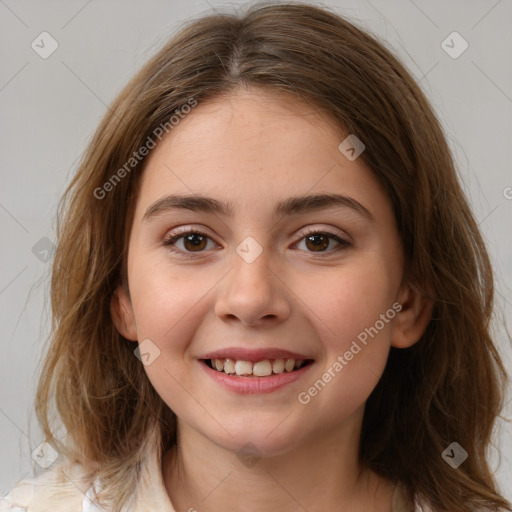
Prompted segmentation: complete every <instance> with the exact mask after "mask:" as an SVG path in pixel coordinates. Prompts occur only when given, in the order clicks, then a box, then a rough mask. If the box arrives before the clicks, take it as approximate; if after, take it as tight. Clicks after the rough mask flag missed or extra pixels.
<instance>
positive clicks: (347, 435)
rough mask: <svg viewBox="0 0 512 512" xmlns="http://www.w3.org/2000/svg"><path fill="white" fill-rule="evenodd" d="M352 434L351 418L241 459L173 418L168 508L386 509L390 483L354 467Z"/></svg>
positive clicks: (356, 427) (212, 511)
mask: <svg viewBox="0 0 512 512" xmlns="http://www.w3.org/2000/svg"><path fill="white" fill-rule="evenodd" d="M360 419H361V418H360ZM359 432H360V422H355V423H354V422H353V423H352V424H349V425H347V426H345V427H344V428H342V429H338V430H336V431H330V432H323V433H322V435H317V436H316V438H315V439H311V440H308V439H301V441H300V443H299V444H297V446H296V447H295V448H293V449H292V450H289V451H287V452H286V453H282V454H280V455H274V456H268V457H261V458H255V459H253V460H249V461H247V460H242V459H241V458H239V457H238V456H237V454H236V453H233V452H232V451H229V450H226V449H224V448H222V447H220V446H219V445H218V444H215V443H213V442H211V441H210V440H209V439H208V438H206V437H205V436H203V435H202V434H200V433H199V432H197V431H195V430H193V429H192V428H190V427H188V426H185V425H181V424H180V423H178V441H177V444H176V445H175V446H174V447H173V448H172V449H170V450H169V451H168V452H167V453H166V454H165V455H164V458H163V461H162V470H163V478H164V482H165V486H166V490H167V493H168V494H169V497H170V499H171V501H172V503H173V505H174V508H175V509H176V511H181V510H187V511H189V510H190V511H197V512H218V511H219V510H225V509H226V506H227V504H229V510H232V511H236V512H238V511H240V512H241V511H246V510H250V511H251V512H267V511H268V510H280V511H281V512H298V511H303V510H307V511H308V512H317V511H318V512H320V511H322V512H323V511H325V510H350V511H351V512H359V511H361V512H362V511H365V512H374V511H375V512H377V511H378V512H390V511H391V500H392V493H393V485H392V484H391V483H390V482H388V481H386V480H384V479H382V478H381V477H379V476H377V475H376V474H375V473H373V472H372V471H369V470H365V469H363V468H362V467H361V466H360V465H359V462H358V448H359V442H358V441H359Z"/></svg>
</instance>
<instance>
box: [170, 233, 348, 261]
mask: <svg viewBox="0 0 512 512" xmlns="http://www.w3.org/2000/svg"><path fill="white" fill-rule="evenodd" d="M187 235H200V236H203V237H206V238H210V237H209V236H208V235H206V234H205V233H202V232H201V231H198V230H196V229H188V230H186V231H182V232H179V233H170V234H169V235H168V236H167V237H166V238H165V239H164V241H163V245H165V246H167V247H168V248H169V250H171V251H172V252H175V253H179V254H180V255H182V256H184V257H186V258H195V257H196V254H200V253H201V252H204V250H203V251H198V252H197V253H194V252H191V251H183V250H182V249H177V248H176V247H173V245H172V244H174V243H175V242H177V241H178V240H179V239H180V238H184V237H185V236H187ZM311 235H326V236H327V238H330V239H333V240H335V241H336V242H338V243H339V246H338V247H336V248H335V249H332V250H330V251H325V252H319V253H318V255H319V256H320V257H323V256H324V255H326V254H327V255H328V254H330V253H332V252H338V251H339V250H342V249H345V248H347V247H349V246H351V245H352V244H351V243H350V242H348V241H347V240H345V239H344V238H341V236H340V235H342V233H341V232H340V233H339V234H335V233H331V232H329V231H321V230H315V229H311V230H303V231H300V232H299V236H300V238H299V240H298V242H297V243H299V242H300V241H302V240H303V239H304V238H306V237H308V236H311ZM210 239H211V238H210ZM307 252H311V253H313V254H314V251H307Z"/></svg>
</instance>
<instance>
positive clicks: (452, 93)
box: [0, 0, 512, 499]
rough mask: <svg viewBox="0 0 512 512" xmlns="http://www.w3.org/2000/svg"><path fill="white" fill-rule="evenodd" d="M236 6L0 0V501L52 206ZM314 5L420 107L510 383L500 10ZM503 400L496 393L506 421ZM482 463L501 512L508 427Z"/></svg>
mask: <svg viewBox="0 0 512 512" xmlns="http://www.w3.org/2000/svg"><path fill="white" fill-rule="evenodd" d="M241 4H242V3H241V2H230V3H228V2H222V1H215V0H208V1H206V0H195V1H186V0H179V1H158V0H152V1H146V2H142V1H134V0H132V1H126V0H125V1H120V0H117V1H114V0H109V1H101V0H89V1H86V0H81V1H75V0H73V1H60V2H57V1H45V2H36V1H35V0H34V1H26V0H25V1H16V2H15V1H14V0H0V39H1V45H0V52H1V59H2V66H1V69H0V108H1V112H2V116H1V121H0V123H1V135H2V151H1V152H0V173H1V182H0V183H1V187H0V226H1V230H2V251H1V254H0V269H1V270H0V325H1V326H2V328H3V331H2V341H1V343H2V353H1V354H2V355H1V358H0V454H1V455H0V460H1V462H2V463H1V464H0V494H4V492H6V491H7V490H8V489H10V487H12V486H13V485H14V484H15V483H16V482H17V481H18V480H20V479H21V478H24V477H27V476H32V475H33V474H34V472H35V474H39V473H40V472H41V468H39V467H38V466H37V465H36V464H35V463H34V461H33V460H32V458H31V453H32V451H33V450H34V449H36V447H37V446H38V445H39V444H40V442H41V434H40V432H39V430H38V428H37V424H36V422H35V415H34V414H33V411H32V407H33V403H32V402H33V398H34V391H35V385H36V380H37V376H38V374H39V371H40V365H39V362H38V361H39V357H40V354H41V351H42V349H43V347H44V340H45V337H46V335H47V333H48V327H49V322H48V314H47V305H48V298H47V297H48V295H47V293H48V282H49V281H48V277H49V275H48V271H49V262H48V261H45V260H47V259H49V257H51V253H48V252H45V251H48V249H50V248H51V242H52V241H53V240H54V238H55V236H54V231H53V228H54V223H53V219H54V215H55V211H56V204H57V200H58V198H59V197H60V195H61V193H62V192H63V190H64V188H65V185H66V184H67V183H68V181H69V178H70V176H71V175H72V173H73V172H74V170H75V169H76V165H77V161H78V158H79V156H80V154H81V152H82V151H83V149H84V147H85V145H86V143H87V141H88V140H89V138H90V137H91V135H92V133H93V131H94V129H95V127H96V126H97V124H98V122H99V121H100V119H101V117H102V116H103V114H104V112H105V110H106V105H108V104H109V103H110V101H112V100H113V98H114V97H115V96H116V94H117V93H118V92H119V90H120V89H121V87H122V86H123V85H124V84H125V83H126V81H127V80H128V79H129V78H130V77H131V76H132V75H133V74H134V72H135V71H136V70H137V69H138V68H139V67H140V66H141V65H142V64H143V63H144V62H145V61H146V60H147V58H148V57H150V56H151V55H152V54H153V53H154V52H156V51H157V49H158V48H159V47H160V46H161V45H162V44H163V42H164V41H165V40H166V39H167V38H168V36H169V35H170V34H171V33H173V32H175V31H176V30H177V29H178V27H179V26H180V24H181V23H182V22H183V21H185V20H187V19H188V18H190V17H191V16H197V15H199V14H204V13H206V12H210V11H211V10H212V8H225V7H229V6H235V5H241ZM324 5H327V6H333V7H335V8H336V10H337V11H338V12H339V13H340V14H344V15H346V16H348V17H350V18H351V19H352V20H353V21H355V22H356V23H358V24H359V25H361V26H363V27H364V28H366V29H368V30H370V31H371V32H372V33H373V34H374V35H376V36H378V37H379V38H380V39H381V40H383V41H384V42H385V44H386V45H387V46H388V47H390V48H391V49H392V50H394V52H395V53H396V54H398V56H399V57H400V58H401V59H402V61H403V62H404V63H405V64H406V66H407V67H408V68H409V70H410V71H411V72H412V73H413V75H414V76H415V77H416V79H417V80H418V81H419V82H420V85H421V87H422V88H423V90H424V91H425V93H426V94H427V96H428V97H429V99H430V100H431V101H432V103H433V105H434V107H435V109H436V111H437V113H438V116H439V117H440V119H441V121H442V123H443V126H444V128H445V131H446V135H447V137H448V139H449V142H450V145H451V147H452V149H453V152H454V154H455V157H456V161H457V164H458V168H459V171H460V175H461V179H462V181H463V183H464V187H465V189H466V191H467V194H468V196H469V198H470V200H471V203H472V206H473V209H474V212H475V214H476V217H477V218H478V220H479V222H480V226H481V228H482V230H483V232H484V235H485V237H486V240H487V242H488V245H489V248H490V251H491V254H492V259H493V263H494V265H495V271H496V285H497V307H498V321H497V323H496V327H495V332H496V335H497V340H498V343H499V347H500V350H501V353H502V355H503V357H504V359H505V363H506V365H507V368H508V369H509V370H510V369H512V350H511V346H510V343H509V341H508V340H507V339H506V336H505V327H504V326H505V325H506V324H508V328H509V330H512V329H510V327H511V325H512V322H511V318H512V306H511V304H512V293H511V284H512V237H511V234H510V225H511V219H512V173H511V172H510V162H511V161H512V158H511V157H512V154H511V151H512V150H511V148H512V140H511V133H512V130H511V125H512V116H511V113H512V62H511V59H510V48H512V31H511V30H510V23H511V21H512V1H511V0H499V1H495V0H493V1H482V0H479V1H468V0H450V1H446V0H436V1H428V2H427V1H421V0H414V1H413V0H385V1H380V2H379V1H378V0H373V1H372V2H370V1H361V0H359V1H356V0H350V1H349V0H337V1H335V0H333V1H330V2H325V3H324ZM43 31H47V32H49V33H50V34H51V36H52V37H53V38H54V39H55V40H56V41H57V43H58V45H59V46H58V48H57V50H56V51H55V52H54V53H53V54H52V55H51V56H49V57H48V58H47V59H43V58H41V57H40V56H39V55H38V54H37V53H36V52H35V51H34V50H33V49H32V47H31V43H32V41H34V40H36V42H37V41H38V40H40V39H38V36H39V35H40V34H41V32H43ZM453 31H457V32H458V33H459V34H460V35H461V36H462V37H463V38H464V40H466V41H467V43H468V45H469V47H468V49H467V50H466V51H465V52H464V53H462V54H461V55H460V56H458V57H457V58H453V56H450V55H449V54H448V53H446V51H445V50H444V49H443V47H442V42H443V41H444V40H445V39H446V38H447V36H448V35H449V34H451V33H452V32H453ZM445 44H446V43H445ZM447 44H450V45H451V46H454V48H453V49H452V50H451V51H452V53H453V52H454V51H457V50H460V49H461V48H462V46H461V41H460V40H457V39H455V40H454V42H453V43H452V42H451V39H448V43H447ZM46 47H47V48H48V46H46ZM34 246H35V248H34ZM510 399H511V394H510V392H509V393H508V398H507V400H509V402H508V405H507V406H506V408H505V411H504V415H505V416H507V417H511V416H512V414H511V412H512V401H510ZM29 437H30V438H29ZM411 456H414V454H411ZM491 456H492V458H491V460H492V464H493V468H495V469H496V474H497V477H498V482H499V484H500V486H501V490H502V492H503V493H504V494H505V496H506V497H507V498H508V499H512V427H511V425H509V424H507V423H505V422H503V421H500V422H499V431H498V432H497V435H496V438H495V443H494V448H493V449H492V453H491Z"/></svg>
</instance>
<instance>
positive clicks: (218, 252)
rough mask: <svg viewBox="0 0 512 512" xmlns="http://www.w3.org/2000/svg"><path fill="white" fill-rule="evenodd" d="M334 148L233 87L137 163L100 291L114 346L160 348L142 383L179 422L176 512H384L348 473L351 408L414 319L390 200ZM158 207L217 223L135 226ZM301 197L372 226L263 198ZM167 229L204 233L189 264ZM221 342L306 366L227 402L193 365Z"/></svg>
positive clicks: (353, 450) (354, 473)
mask: <svg viewBox="0 0 512 512" xmlns="http://www.w3.org/2000/svg"><path fill="white" fill-rule="evenodd" d="M346 135H347V134H344V133H343V132H342V130H340V129H339V127H337V126H336V125H334V123H333V122H332V121H331V120H330V119H329V118H328V117H327V116H326V115H325V114H321V113H319V112H318V111H315V110H313V109H311V107H309V106H307V105H306V104H305V103H302V102H300V101H298V100H297V99H294V98H293V97H290V96H286V95H281V94H276V93H269V92H264V91H262V90H258V89H240V90H238V91H236V92H233V93H230V95H229V97H226V98H220V99H217V100H214V101H210V102H205V103H200V104H199V105H198V106H197V107H195V108H194V110H193V111H192V112H191V113H190V114H189V115H188V116H187V117H186V118H185V119H183V120H182V121H181V122H180V123H179V125H177V126H176V127H175V128H174V129H173V130H172V131H171V132H170V133H169V135H168V136H167V137H166V138H164V139H163V141H162V142H161V143H160V144H159V145H158V146H157V147H156V148H155V149H154V150H152V152H151V153H150V155H149V157H148V160H147V162H146V167H145V170H144V174H143V176H142V181H141V188H140V192H139V196H138V198H137V204H136V210H135V215H134V220H133V225H132V229H131V234H130V240H129V251H128V260H127V261H128V281H129V291H128V290H127V289H125V288H123V287H122V286H119V287H118V288H117V290H116V291H115V294H114V297H113V299H112V312H113V318H114V322H115V324H116V326H117V328H118V330H119V332H120V333H121V334H123V336H125V337H126V338H127V339H129V340H133V341H137V340H138V341H139V342H141V341H142V340H144V339H146V338H149V339H150V340H151V341H152V342H153V343H154V344H155V345H156V346H158V348H159V350H160V355H159V356H158V357H157V358H156V359H155V360H154V361H153V362H152V363H151V364H150V365H148V366H145V370H146V372H147V375H148V377H149V379H150V381H151V383H152V385H153V386H154V387H155V389H156V391H157V392H158V393H159V395H160V396H161V397H162V399H163V400H164V401H165V403H166V404H167V405H168V406H169V407H170V408H171V409H172V410H173V411H174V412H175V413H176V415H177V418H178V443H177V446H176V447H174V448H173V449H171V450H169V451H168V452H167V453H166V454H165V456H164V457H163V463H162V474H163V479H164V482H165V486H166V489H167V492H168V494H169V496H170V497H171V499H172V503H173V505H174V507H175V508H176V510H177V511H182V510H183V511H185V510H189V509H190V508H191V507H195V508H196V509H197V510H198V511H199V512H208V511H211V512H213V511H218V510H224V509H225V506H226V503H229V504H230V507H229V508H230V510H236V511H238V510H239V511H242V510H251V511H252V512H258V511H262V512H263V511H268V510H281V511H284V512H292V511H293V512H296V511H299V510H304V509H306V510H308V511H309V512H315V511H320V510H322V511H324V510H333V511H334V510H340V511H341V510H351V511H377V510H378V511H380V512H383V511H388V512H389V511H390V510H391V497H392V492H393V485H392V484H391V483H390V482H388V481H386V480H384V479H382V478H380V477H378V476H377V475H376V474H374V473H373V472H371V471H368V470H366V469H365V468H363V467H361V465H360V464H359V461H358V444H359V438H360V432H361V424H362V419H363V412H364V406H365V402H366V400H367V398H368V396H369V395H370V393H371V391H372V390H373V389H374V387H375V385H376V384H377V382H378V379H379V378H380V376H381V374H382V372H383V370H384V367H385V365H386V361H387V357H388V353H389V349H390V347H391V346H395V347H399V348H406V347H409V346H411V345H412V344H414V343H415V342H416V341H418V339H419V338H420V337H421V334H422V333H423V332H424V330H425V328H426V326H427V324H428V321H429V319H430V314H431V305H430V303H428V302H427V301H426V300H425V299H424V298H422V297H421V296H420V295H419V294H417V293H416V292H415V290H414V289H412V288H411V287H410V286H409V285H408V284H407V282H405V280H404V278H403V254H402V246H401V243H400V238H399V235H398V231H397V227H396V223H395V219H394V215H393V210H392V205H391V203H390V200H389V199H388V197H387V195H386V194H385V192H384V191H383V189H382V188H381V186H380V185H379V183H378V182H377V181H376V179H375V178H374V176H373V174H372V173H371V171H370V170H369V169H368V168H367V167H366V166H365V165H364V163H363V161H362V159H361V158H358V159H356V160H354V161H349V160H348V159H347V158H346V157H345V156H344V155H343V154H342V153H341V152H340V151H339V150H338V145H339V144H340V142H341V141H342V140H343V139H344V138H345V137H346ZM170 193H182V194H190V195H193V194H200V195H204V196H209V197H213V198H215V199H218V200H222V201H230V202H232V203H233V210H234V213H233V217H232V218H229V217H224V216H221V215H220V214H214V213H204V212H194V211H191V210H182V211H180V210H167V211H164V212H160V213H159V214H158V215H156V216H154V217H152V218H150V219H148V220H143V216H144V213H145V211H146V210H147V209H148V207H149V206H150V205H152V204H153V203H154V202H155V201H157V200H159V199H160V198H161V197H163V196H165V195H167V194H170ZM317 193H338V194H343V195H346V196H350V197H351V198H353V199H355V200H356V201H358V202H359V203H361V204H362V205H363V206H364V207H365V208H366V209H367V210H368V211H369V212H370V213H371V215H372V216H373V220H368V219H367V218H365V217H364V216H363V215H360V214H359V213H358V212H356V211H354V210H352V209H351V208H331V209H321V210H317V211H310V212H305V213H299V214H293V215H288V216H286V217H282V218H275V217H272V214H271V212H272V209H273V207H274V205H275V204H276V203H278V202H279V201H282V200H284V199H286V198H288V197H291V196H303V195H311V194H317ZM177 227H183V228H187V227H190V228H196V229H198V230H199V231H200V232H201V233H203V234H204V235H206V236H207V237H208V238H207V239H206V240H205V241H204V242H203V243H202V245H201V244H199V245H200V247H201V248H200V249H199V250H198V249H195V248H194V247H195V246H194V245H193V244H191V243H188V244H187V243H185V239H184V238H181V239H178V240H177V241H176V242H175V243H174V247H175V248H177V249H181V250H182V251H184V252H185V251H187V250H188V252H189V253H191V254H192V258H186V257H184V256H181V255H179V254H177V253H174V252H171V250H170V249H169V247H168V246H166V245H164V243H163V241H164V239H165V237H166V236H168V235H169V233H173V232H175V231H176V228H177ZM304 227H306V228H311V229H312V230H315V231H320V232H321V233H326V232H327V233H334V234H337V233H338V232H339V233H341V234H342V235H343V238H345V239H346V240H348V241H349V242H350V245H349V246H341V247H340V245H339V244H338V243H337V242H336V241H335V240H334V239H331V238H323V237H321V238H320V242H322V243H321V244H320V245H321V247H322V249H321V250H320V251H319V250H318V249H316V250H315V245H314V244H312V243H307V237H305V235H302V234H299V230H300V229H301V228H304ZM249 236H250V237H252V238H254V239H255V240H256V241H257V243H258V244H259V245H260V246H261V248H262V250H263V252H262V254H261V255H260V256H259V257H258V258H256V259H255V260H254V261H253V262H252V263H247V262H246V261H245V260H244V259H243V258H241V257H240V256H239V255H238V254H237V252H236V248H237V246H239V244H240V243H241V242H242V241H243V240H244V239H245V238H246V237H249ZM329 236H330V235H329ZM195 240H196V242H197V238H196V239H195ZM199 240H201V239H199ZM322 244H323V245H322ZM338 247H340V249H338ZM322 251H323V252H322ZM395 302H398V303H399V304H401V305H402V310H401V311H400V312H399V313H398V314H397V315H396V316H395V317H394V318H393V319H392V320H390V321H389V322H388V323H385V326H384V328H382V329H381V330H380V331H379V333H378V335H376V336H374V337H373V338H370V339H369V342H368V344H367V345H366V346H365V347H364V349H362V350H361V351H360V352H359V353H358V354H357V355H355V356H354V357H353V359H352V360H351V361H350V362H349V364H347V365H346V366H345V367H344V368H343V370H342V371H341V372H339V374H337V375H336V377H335V378H333V379H332V380H331V382H329V383H328V384H327V385H326V386H325V387H324V389H322V391H321V392H320V393H318V394H317V396H315V397H314V398H313V399H311V401H310V402H309V403H308V404H306V405H304V404H302V403H300V402H299V401H298V400H297V396H298V394H299V393H300V392H301V391H305V390H306V391H307V390H308V388H309V387H310V386H312V384H313V383H314V382H315V381H316V380H317V379H319V378H320V377H321V376H322V374H323V373H324V372H325V371H327V369H328V368H329V367H331V366H332V364H333V362H334V361H336V359H337V357H338V356H339V355H340V354H344V353H345V352H346V351H347V350H348V349H349V348H350V346H351V343H352V341H353V340H355V339H356V337H357V335H358V334H359V333H361V332H362V331H364V329H365V328H368V327H370V326H374V325H375V322H376V321H377V320H378V319H379V318H380V315H381V314H383V313H385V312H386V311H387V310H388V309H390V308H391V306H392V304H394V303H395ZM230 346H242V347H247V348H265V347H279V348H284V349H288V350H292V351H295V352H300V353H305V354H310V355H311V357H312V358H314V360H315V362H314V364H313V367H312V368H310V370H309V372H308V373H307V374H306V375H305V376H304V377H303V378H301V379H299V380H298V381H296V382H294V383H292V384H289V385H288V386H285V387H284V388H281V389H280V390H278V391H275V392H273V393H268V394H262V395H251V396H247V395H238V394H235V393H233V392H231V391H228V390H225V389H223V388H221V387H220V386H219V385H218V384H216V383H215V382H214V381H213V380H212V379H211V378H210V377H209V376H208V375H207V374H206V372H204V371H203V370H202V368H201V367H200V366H199V365H200V364H201V363H199V362H198V357H199V356H200V355H202V354H204V353H206V352H208V351H212V350H215V349H219V348H225V347H230ZM249 442H250V443H252V444H253V445H254V446H256V448H257V450H258V454H259V457H260V458H259V459H258V461H257V463H256V464H255V465H253V466H252V467H248V466H246V465H244V463H243V462H242V461H241V460H240V459H239V458H238V457H237V452H238V451H239V450H240V449H241V448H242V447H243V446H244V445H246V444H247V443H249Z"/></svg>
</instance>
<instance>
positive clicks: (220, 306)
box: [215, 251, 292, 326]
mask: <svg viewBox="0 0 512 512" xmlns="http://www.w3.org/2000/svg"><path fill="white" fill-rule="evenodd" d="M291 295H292V293H291V290H290V289H289V288H288V287H287V285H286V283H284V282H283V280H282V276H278V274H277V273H276V272H275V271H274V270H273V269H272V268H271V267H270V265H269V259H268V258H267V256H266V254H265V251H263V253H262V254H261V255H260V256H259V257H258V258H256V259H255V260H254V261H252V262H250V263H249V262H247V261H245V260H244V259H243V258H242V257H240V256H239V255H238V254H236V253H235V254H234V257H233V268H232V270H231V271H230V272H229V273H228V275H227V276H226V279H225V280H224V283H223V285H222V286H221V287H220V288H219V291H218V295H217V299H216V304H215V314H216V315H217V317H218V318H220V319H221V320H223V321H225V322H236V321H239V322H241V323H242V324H244V325H251V326H258V325H262V326H263V325H267V324H268V325H270V324H272V325H275V324H278V323H281V322H283V321H285V320H286V319H287V318H288V317H289V316H290V311H291V300H290V297H291Z"/></svg>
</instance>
